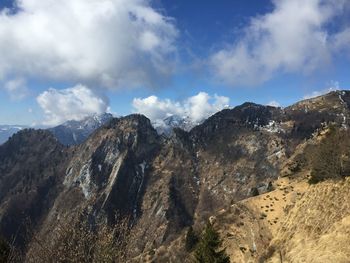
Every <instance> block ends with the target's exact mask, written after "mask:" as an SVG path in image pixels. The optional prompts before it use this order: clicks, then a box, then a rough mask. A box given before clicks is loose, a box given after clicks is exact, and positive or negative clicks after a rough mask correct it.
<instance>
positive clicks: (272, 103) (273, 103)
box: [267, 100, 281, 107]
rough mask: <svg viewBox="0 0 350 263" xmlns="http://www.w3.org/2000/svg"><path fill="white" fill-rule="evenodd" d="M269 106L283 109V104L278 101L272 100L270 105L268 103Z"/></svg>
mask: <svg viewBox="0 0 350 263" xmlns="http://www.w3.org/2000/svg"><path fill="white" fill-rule="evenodd" d="M267 106H272V107H281V104H280V103H279V102H278V101H275V100H272V101H270V102H269V103H267Z"/></svg>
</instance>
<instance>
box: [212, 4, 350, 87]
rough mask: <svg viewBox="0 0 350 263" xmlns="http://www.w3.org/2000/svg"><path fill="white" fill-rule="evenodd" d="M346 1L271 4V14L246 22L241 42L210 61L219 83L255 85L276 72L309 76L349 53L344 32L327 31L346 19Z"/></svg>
mask: <svg viewBox="0 0 350 263" xmlns="http://www.w3.org/2000/svg"><path fill="white" fill-rule="evenodd" d="M347 4H349V3H347V2H346V0H308V1H305V0H273V5H274V9H273V11H272V12H271V13H268V14H266V15H263V16H258V17H256V18H254V19H252V20H251V22H250V25H249V26H248V27H246V28H245V30H244V36H243V37H242V38H241V39H239V40H238V41H237V42H236V43H234V44H232V45H229V46H227V47H226V48H223V49H221V50H219V51H218V52H216V53H214V54H213V55H212V56H211V66H212V69H213V71H214V73H215V75H216V76H217V78H218V79H219V80H220V81H223V82H226V83H228V84H231V85H256V84H259V83H262V82H264V81H267V80H269V79H271V78H272V77H273V75H274V74H275V73H277V72H282V73H303V74H308V73H311V72H313V71H314V70H316V69H318V68H319V67H324V66H326V65H327V64H329V63H331V61H332V57H333V55H334V52H337V51H339V50H341V48H344V46H347V47H349V42H348V41H347V40H348V39H349V37H350V35H349V31H348V29H346V28H345V29H344V30H343V31H340V32H335V33H334V32H330V31H329V30H327V29H326V27H327V25H328V24H329V23H330V22H332V20H333V19H334V18H335V16H341V15H342V14H344V13H345V10H346V9H345V7H346V5H347Z"/></svg>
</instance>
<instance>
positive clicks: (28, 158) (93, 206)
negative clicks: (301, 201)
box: [0, 91, 350, 262]
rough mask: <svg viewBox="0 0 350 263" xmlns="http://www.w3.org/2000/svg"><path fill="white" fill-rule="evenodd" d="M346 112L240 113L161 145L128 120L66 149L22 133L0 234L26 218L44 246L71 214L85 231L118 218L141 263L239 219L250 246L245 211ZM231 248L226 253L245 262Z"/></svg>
mask: <svg viewBox="0 0 350 263" xmlns="http://www.w3.org/2000/svg"><path fill="white" fill-rule="evenodd" d="M349 105H350V92H345V91H344V92H332V93H330V94H327V95H325V96H322V97H318V98H315V99H311V100H307V101H302V102H299V103H297V104H295V105H292V106H290V107H287V108H285V109H281V108H274V107H269V106H262V105H257V104H254V103H245V104H243V105H241V106H238V107H236V108H234V109H225V110H223V111H221V112H218V113H217V114H215V115H213V116H212V117H210V118H209V119H208V120H206V121H205V122H204V123H203V124H201V125H199V126H196V127H195V128H193V129H192V130H191V131H189V132H186V131H183V130H181V129H174V131H173V132H172V133H171V135H170V136H168V137H164V136H160V135H158V134H157V132H156V131H155V129H154V128H153V127H152V125H151V123H150V121H149V120H148V119H147V118H146V117H144V116H142V115H130V116H127V117H123V118H119V119H112V120H111V121H110V122H109V123H108V124H106V125H104V126H103V127H101V128H99V129H98V130H97V131H95V132H94V133H93V134H92V135H91V136H90V137H89V138H88V139H87V140H86V141H85V142H84V143H82V144H81V145H78V146H74V147H70V148H67V147H65V146H63V145H61V144H60V143H59V142H58V141H57V140H55V138H54V137H53V136H51V135H50V134H49V133H48V132H44V131H34V130H26V131H24V132H21V133H19V134H17V135H15V136H13V137H12V138H11V140H9V141H8V142H7V143H6V144H4V145H3V146H0V189H1V191H0V204H1V206H0V227H1V228H0V230H1V233H2V234H4V235H5V236H6V237H7V238H8V239H11V237H12V235H13V234H14V233H15V232H16V231H17V230H18V229H20V230H19V232H21V233H24V230H23V229H22V228H21V227H20V226H21V225H22V224H23V219H24V218H26V217H28V216H29V217H30V220H31V221H32V222H33V224H34V225H35V233H38V235H43V236H46V237H47V238H48V239H49V237H50V230H51V229H52V228H54V227H55V225H56V224H57V222H58V221H59V220H62V218H65V216H66V215H70V214H72V213H73V212H76V211H84V216H85V217H86V218H88V221H89V222H91V223H93V222H99V223H104V224H105V223H108V224H114V223H115V221H116V215H118V216H123V217H127V218H128V220H129V224H130V226H131V230H130V231H131V232H132V235H131V236H132V237H130V240H128V244H129V246H128V256H129V259H130V260H132V259H133V260H135V261H139V262H140V261H141V262H144V261H146V260H148V259H149V260H152V258H153V260H158V261H161V260H164V261H172V257H174V258H179V257H181V255H182V254H181V253H183V249H182V248H181V247H180V246H178V245H176V244H178V242H180V241H179V240H181V238H182V237H183V232H184V231H185V229H186V227H188V226H190V225H194V226H198V227H199V226H200V225H201V224H203V223H204V222H205V220H207V219H208V218H209V217H210V216H212V215H216V214H217V213H218V211H226V212H225V213H223V215H222V217H223V218H226V221H227V220H229V219H228V218H231V219H232V220H233V222H235V224H238V223H240V221H237V220H241V221H242V219H239V218H240V216H243V215H246V216H247V217H249V218H251V220H250V222H252V223H251V225H250V226H249V227H247V229H246V230H244V231H250V232H249V233H250V234H249V236H251V233H254V231H257V229H259V224H260V223H259V216H260V212H259V211H258V212H257V210H256V209H255V208H254V209H253V208H252V207H253V205H251V204H250V203H249V205H247V204H246V203H242V202H245V200H250V199H249V198H252V197H253V196H255V195H257V194H260V195H259V197H262V196H264V195H266V192H268V191H271V190H273V189H276V188H278V186H277V183H276V182H278V180H280V177H281V176H286V175H288V176H291V174H293V171H295V170H297V169H303V168H300V167H296V166H295V165H296V164H295V163H296V160H297V159H298V158H300V156H303V153H304V148H303V147H304V145H305V142H308V141H310V140H315V136H316V137H317V136H318V135H319V134H321V133H322V131H323V130H324V129H325V128H326V127H327V125H328V124H329V123H335V124H336V125H338V126H339V127H343V128H347V127H348V125H349V121H348V120H349V118H348V116H349ZM316 141H317V140H316ZM298 165H299V164H298ZM276 198H278V197H276ZM241 203H242V204H241ZM233 204H234V205H237V207H236V208H235V207H231V205H233ZM228 207H231V208H230V209H228ZM229 211H231V212H229ZM237 211H238V212H237ZM227 213H229V215H227ZM257 213H258V214H257ZM19 215H21V216H19ZM22 215H23V216H22ZM13 218H16V220H15V221H14V220H13ZM256 218H257V221H254V220H255V219H256ZM231 219H230V220H231ZM253 219H254V220H253ZM229 222H231V221H229ZM254 222H255V223H254ZM230 224H231V223H230ZM222 225H224V224H222ZM235 229H236V228H235ZM240 231H241V232H239V233H241V235H242V236H244V233H245V232H244V231H243V230H240ZM242 231H243V232H242ZM223 233H225V231H224V230H223ZM229 233H231V232H229ZM263 233H264V235H265V234H266V239H263V240H262V241H259V242H258V241H256V244H255V246H257V247H258V248H259V249H260V250H261V249H267V247H268V242H269V240H270V239H271V237H272V232H271V230H269V229H266V231H265V232H263ZM230 235H231V234H230ZM23 240H24V239H23V238H22V241H20V240H18V244H19V245H21V244H23V242H24V241H23ZM242 242H243V241H242ZM247 242H248V241H247ZM249 242H250V241H249ZM232 244H235V245H234V246H236V247H235V248H233V249H232V251H234V252H232V253H241V252H239V251H240V249H239V244H236V243H232ZM232 246H233V245H232ZM170 247H173V248H174V249H171V251H170V249H166V251H167V252H166V253H164V248H170ZM237 247H238V249H236V248H237ZM150 251H151V252H152V253H151V255H150V254H149V253H150ZM161 251H163V252H162V253H161ZM181 251H182V252H181ZM237 251H238V252H237ZM254 253H255V252H254ZM254 253H252V254H254ZM261 255H262V253H260V254H254V255H253V256H252V257H251V258H252V259H256V260H257V258H258V256H261ZM185 257H186V256H185ZM244 259H247V258H244ZM174 262H176V261H174ZM243 262H244V261H243Z"/></svg>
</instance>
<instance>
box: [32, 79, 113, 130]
mask: <svg viewBox="0 0 350 263" xmlns="http://www.w3.org/2000/svg"><path fill="white" fill-rule="evenodd" d="M37 102H38V104H39V106H40V107H41V108H42V110H43V111H44V113H45V120H44V122H43V123H42V124H43V125H48V126H54V125H58V124H61V123H63V122H65V121H67V120H81V119H83V118H84V117H86V116H89V115H92V114H95V113H96V114H100V113H104V112H106V111H108V109H109V108H108V100H107V99H106V98H103V97H102V96H99V95H97V94H96V93H94V92H93V91H92V90H90V89H89V88H87V87H86V86H83V85H77V86H75V87H72V88H68V89H63V90H57V89H53V88H50V89H49V90H47V91H44V92H43V93H41V94H40V95H39V96H38V97H37Z"/></svg>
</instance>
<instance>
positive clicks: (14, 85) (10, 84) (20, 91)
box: [4, 78, 29, 101]
mask: <svg viewBox="0 0 350 263" xmlns="http://www.w3.org/2000/svg"><path fill="white" fill-rule="evenodd" d="M4 89H5V90H6V91H7V93H8V94H9V95H10V98H11V99H12V100H14V101H20V100H22V99H24V98H25V97H27V96H28V94H29V90H28V88H27V83H26V81H25V80H24V79H23V78H15V79H12V80H9V81H7V82H6V83H5V84H4Z"/></svg>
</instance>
